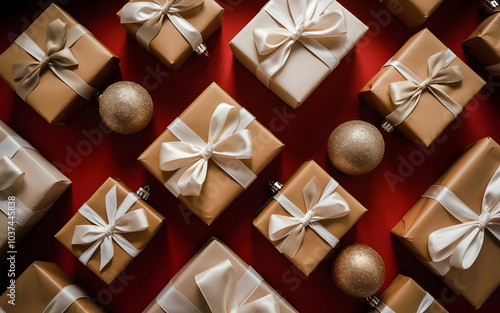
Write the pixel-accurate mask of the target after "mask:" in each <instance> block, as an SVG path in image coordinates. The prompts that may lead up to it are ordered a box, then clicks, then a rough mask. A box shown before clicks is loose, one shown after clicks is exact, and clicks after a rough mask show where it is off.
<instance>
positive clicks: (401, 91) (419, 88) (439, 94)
mask: <svg viewBox="0 0 500 313" xmlns="http://www.w3.org/2000/svg"><path fill="white" fill-rule="evenodd" d="M455 57H456V56H455V54H453V52H451V50H443V51H441V52H438V53H436V54H434V55H432V56H431V57H430V58H429V59H428V62H427V63H428V72H429V77H428V78H426V79H425V80H423V81H422V80H421V79H420V78H419V77H418V76H416V75H415V74H414V73H413V72H412V71H411V70H409V69H408V68H407V67H406V66H404V65H403V64H402V63H400V62H399V61H389V62H388V63H387V64H386V65H385V66H393V67H394V68H396V69H397V70H398V71H399V72H400V73H401V75H403V77H404V78H406V80H405V81H400V82H395V83H391V84H389V92H390V95H391V99H392V102H394V104H395V105H397V106H398V108H396V110H394V111H393V112H392V113H391V114H389V115H388V116H387V117H386V119H387V121H389V122H390V123H391V124H392V125H393V126H397V125H399V124H401V123H402V122H403V121H404V120H405V119H406V118H407V117H408V116H409V115H410V114H411V113H412V112H413V110H415V108H416V106H417V104H418V102H419V100H420V96H421V95H422V93H423V92H424V91H425V90H429V92H431V93H432V94H433V95H434V97H435V98H436V99H437V100H438V101H439V102H440V103H441V104H442V105H443V106H445V107H446V108H447V109H448V110H449V111H450V112H451V113H452V114H453V115H454V116H455V117H457V116H458V115H459V114H460V112H462V107H461V106H460V105H459V104H457V103H456V102H455V100H453V99H452V98H450V96H448V95H447V94H446V93H445V92H444V91H443V90H442V89H441V88H440V85H449V84H453V83H458V82H461V81H462V80H463V79H464V77H463V74H462V70H461V69H460V65H454V66H451V67H447V66H448V64H449V63H451V61H453V59H455Z"/></svg>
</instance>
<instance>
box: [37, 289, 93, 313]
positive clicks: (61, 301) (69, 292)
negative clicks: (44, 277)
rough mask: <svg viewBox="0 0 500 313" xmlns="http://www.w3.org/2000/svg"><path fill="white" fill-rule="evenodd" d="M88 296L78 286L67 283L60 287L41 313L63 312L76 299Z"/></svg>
mask: <svg viewBox="0 0 500 313" xmlns="http://www.w3.org/2000/svg"><path fill="white" fill-rule="evenodd" d="M82 298H90V297H89V295H88V294H87V293H86V292H85V290H83V289H82V288H81V287H80V286H77V285H68V286H66V287H64V288H63V289H61V290H60V291H59V292H58V293H57V295H55V297H54V298H52V300H51V301H50V303H49V304H48V305H47V307H45V310H43V312H42V313H64V312H66V310H67V309H68V308H69V307H70V306H71V305H72V304H73V302H75V301H76V300H78V299H82Z"/></svg>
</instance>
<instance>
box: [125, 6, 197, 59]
mask: <svg viewBox="0 0 500 313" xmlns="http://www.w3.org/2000/svg"><path fill="white" fill-rule="evenodd" d="M203 1H204V0H167V1H166V2H165V4H163V5H160V4H158V3H154V2H130V3H127V4H126V5H125V6H124V7H123V10H122V16H121V19H120V22H121V23H122V24H126V23H138V22H144V21H145V23H144V24H143V25H142V26H141V27H140V28H139V30H138V31H137V33H136V38H137V41H139V43H140V44H141V45H142V46H143V47H144V48H146V49H147V50H148V51H149V44H150V43H151V41H152V40H153V39H154V38H155V37H156V36H157V35H158V33H159V32H160V30H161V27H162V23H163V19H164V17H165V16H166V17H167V18H168V19H169V20H170V21H171V22H172V24H173V25H174V27H175V28H176V29H177V30H178V31H179V32H180V33H181V34H182V36H183V37H184V38H185V39H186V40H187V41H188V42H189V44H190V45H191V47H192V48H193V51H195V50H196V48H198V46H199V45H201V44H202V43H203V38H202V36H201V34H200V32H199V31H197V30H196V28H194V27H193V25H191V24H190V23H189V22H188V21H186V20H185V19H184V18H183V17H182V16H181V15H180V14H179V13H180V12H183V11H187V10H191V9H193V8H195V7H197V6H199V5H201V4H202V3H203Z"/></svg>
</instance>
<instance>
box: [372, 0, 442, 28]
mask: <svg viewBox="0 0 500 313" xmlns="http://www.w3.org/2000/svg"><path fill="white" fill-rule="evenodd" d="M379 1H380V2H381V3H383V4H384V5H385V6H387V8H388V9H389V10H390V11H391V13H392V14H394V15H396V16H397V18H398V19H399V20H400V21H401V22H403V24H405V25H406V27H408V28H410V29H414V28H417V27H419V26H420V25H422V23H424V22H425V21H426V20H427V19H428V18H429V16H431V14H432V13H433V12H434V11H435V10H436V9H437V8H438V6H439V5H440V4H441V2H443V0H379Z"/></svg>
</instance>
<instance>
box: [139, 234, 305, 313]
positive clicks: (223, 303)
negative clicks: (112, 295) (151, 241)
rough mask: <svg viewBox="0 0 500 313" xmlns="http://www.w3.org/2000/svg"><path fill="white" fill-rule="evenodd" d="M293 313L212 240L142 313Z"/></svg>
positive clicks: (235, 257) (264, 283) (238, 259)
mask: <svg viewBox="0 0 500 313" xmlns="http://www.w3.org/2000/svg"><path fill="white" fill-rule="evenodd" d="M164 312H201V313H211V312H280V313H289V312H295V313H296V312H297V311H296V310H295V309H294V308H293V307H292V306H291V305H290V304H289V303H288V302H287V301H286V300H285V299H283V298H282V297H281V296H280V295H279V294H278V293H277V292H276V291H275V290H274V289H273V288H272V287H271V286H270V285H269V284H268V283H267V282H266V281H265V280H263V278H262V277H261V276H260V275H259V274H258V273H257V272H256V271H255V270H254V269H253V268H252V267H251V266H249V265H248V264H246V263H245V261H243V260H242V259H241V258H240V257H238V255H236V254H235V253H234V252H233V251H231V249H229V248H228V247H227V246H226V245H225V244H223V243H222V242H221V241H220V240H218V239H216V238H214V237H212V238H210V240H209V241H208V242H207V243H206V244H205V246H204V247H203V248H201V250H200V251H199V252H198V253H197V254H196V255H195V256H194V257H193V258H192V259H191V260H190V261H189V262H188V263H187V264H186V265H185V266H184V267H183V268H182V269H181V270H180V271H179V272H178V273H177V274H176V275H175V276H174V277H173V278H172V280H170V282H169V283H168V284H167V285H166V286H165V288H164V289H163V290H162V291H161V292H160V293H159V294H158V296H157V297H156V298H155V299H154V300H153V301H152V302H151V304H150V305H149V306H148V307H147V308H146V309H145V310H144V311H143V313H164Z"/></svg>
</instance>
